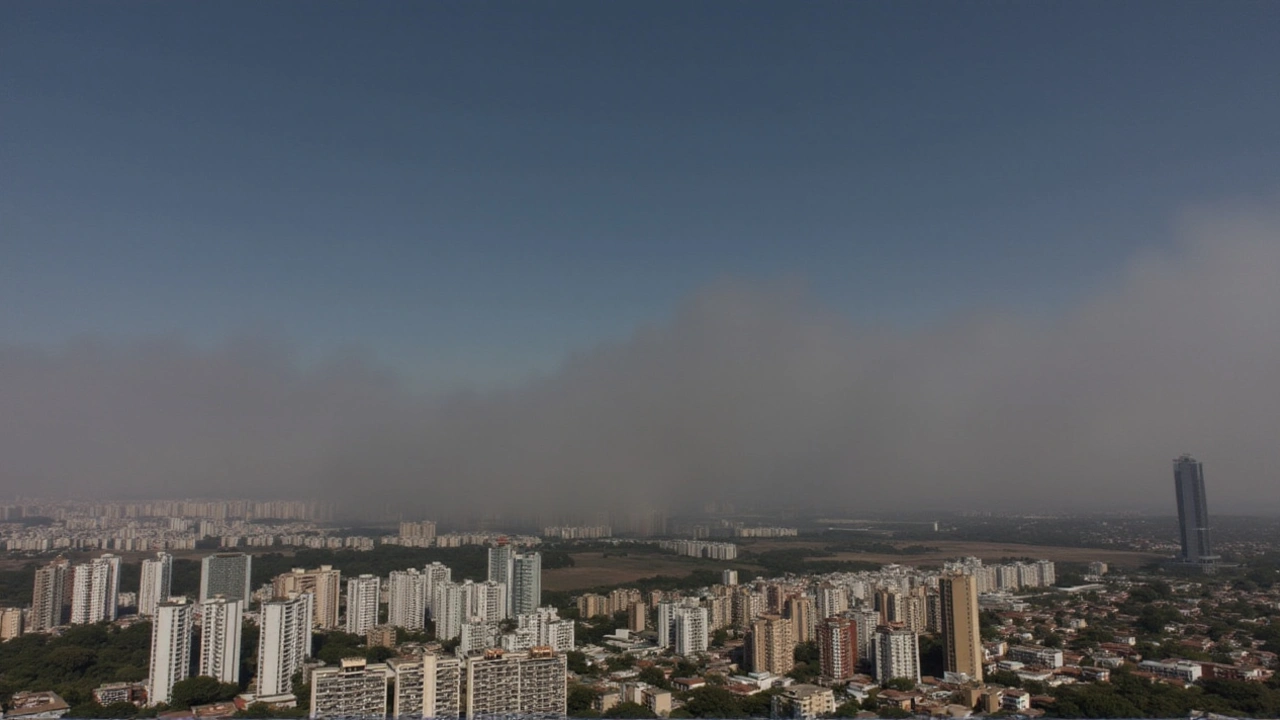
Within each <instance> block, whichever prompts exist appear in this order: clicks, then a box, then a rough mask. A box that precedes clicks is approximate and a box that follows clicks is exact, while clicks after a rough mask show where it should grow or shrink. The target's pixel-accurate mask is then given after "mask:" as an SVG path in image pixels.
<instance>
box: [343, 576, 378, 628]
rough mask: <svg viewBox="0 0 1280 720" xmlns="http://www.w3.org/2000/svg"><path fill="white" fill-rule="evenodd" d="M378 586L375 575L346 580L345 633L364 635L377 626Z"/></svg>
mask: <svg viewBox="0 0 1280 720" xmlns="http://www.w3.org/2000/svg"><path fill="white" fill-rule="evenodd" d="M380 584H381V581H380V580H379V579H378V576H376V575H361V576H360V577H353V578H351V579H349V580H347V632H349V633H351V634H353V635H364V634H365V633H367V632H369V628H371V627H373V626H374V625H377V624H378V592H379V586H380Z"/></svg>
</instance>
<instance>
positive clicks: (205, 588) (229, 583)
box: [200, 553, 253, 603]
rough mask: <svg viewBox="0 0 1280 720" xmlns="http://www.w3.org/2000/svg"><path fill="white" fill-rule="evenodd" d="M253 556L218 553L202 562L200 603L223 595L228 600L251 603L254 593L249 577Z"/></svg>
mask: <svg viewBox="0 0 1280 720" xmlns="http://www.w3.org/2000/svg"><path fill="white" fill-rule="evenodd" d="M252 569H253V556H252V555H247V554H245V553H217V554H216V555H209V556H206V557H205V558H204V560H202V561H201V562H200V601H201V602H203V601H205V600H208V599H209V598H212V597H217V596H218V595H221V596H223V597H225V598H227V599H228V600H242V601H244V602H246V603H247V602H249V601H250V600H252V599H253V593H252V590H251V588H250V587H249V575H250V571H251V570H252Z"/></svg>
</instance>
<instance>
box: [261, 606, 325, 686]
mask: <svg viewBox="0 0 1280 720" xmlns="http://www.w3.org/2000/svg"><path fill="white" fill-rule="evenodd" d="M314 604H315V596H313V595H312V594H311V593H302V594H300V595H297V596H295V597H293V598H290V599H288V600H271V601H268V602H265V603H263V604H262V621H261V625H262V630H261V632H260V634H259V635H258V695H282V694H285V693H290V692H293V689H292V687H291V682H292V679H293V674H294V673H296V672H298V671H299V670H301V669H302V663H303V661H304V660H306V658H307V655H309V654H310V653H311V621H312V616H313V613H314V612H315V610H314Z"/></svg>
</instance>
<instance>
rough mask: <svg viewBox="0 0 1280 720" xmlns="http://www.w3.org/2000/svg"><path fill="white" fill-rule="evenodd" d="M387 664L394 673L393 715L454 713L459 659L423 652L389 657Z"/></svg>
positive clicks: (448, 716)
mask: <svg viewBox="0 0 1280 720" xmlns="http://www.w3.org/2000/svg"><path fill="white" fill-rule="evenodd" d="M387 665H388V666H389V667H390V668H391V670H392V672H393V673H394V674H395V695H394V696H393V704H392V710H391V713H392V716H393V717H397V718H407V717H411V716H412V717H428V718H437V720H447V719H451V718H457V717H458V711H459V706H460V703H461V683H462V661H461V660H459V659H458V658H457V657H453V656H444V655H435V654H433V653H426V654H425V655H422V656H421V657H417V658H392V659H391V660H389V661H388V662H387Z"/></svg>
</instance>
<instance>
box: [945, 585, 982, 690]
mask: <svg viewBox="0 0 1280 720" xmlns="http://www.w3.org/2000/svg"><path fill="white" fill-rule="evenodd" d="M938 595H939V600H940V602H941V605H942V607H941V615H942V617H941V618H940V620H941V622H942V644H943V648H944V650H945V653H946V659H945V664H944V666H943V667H944V668H945V669H946V670H947V671H949V672H957V673H964V674H965V675H968V676H969V678H970V679H972V680H976V681H978V682H982V636H981V635H980V634H979V632H978V630H979V629H978V581H977V580H976V579H974V577H973V576H972V575H951V576H948V577H943V578H941V579H940V580H939V581H938Z"/></svg>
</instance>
